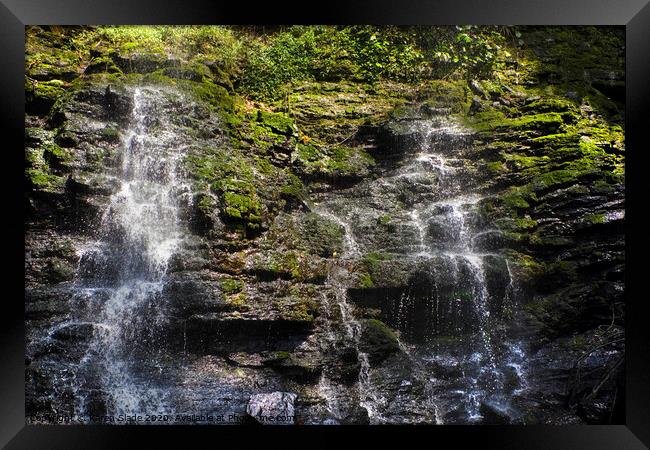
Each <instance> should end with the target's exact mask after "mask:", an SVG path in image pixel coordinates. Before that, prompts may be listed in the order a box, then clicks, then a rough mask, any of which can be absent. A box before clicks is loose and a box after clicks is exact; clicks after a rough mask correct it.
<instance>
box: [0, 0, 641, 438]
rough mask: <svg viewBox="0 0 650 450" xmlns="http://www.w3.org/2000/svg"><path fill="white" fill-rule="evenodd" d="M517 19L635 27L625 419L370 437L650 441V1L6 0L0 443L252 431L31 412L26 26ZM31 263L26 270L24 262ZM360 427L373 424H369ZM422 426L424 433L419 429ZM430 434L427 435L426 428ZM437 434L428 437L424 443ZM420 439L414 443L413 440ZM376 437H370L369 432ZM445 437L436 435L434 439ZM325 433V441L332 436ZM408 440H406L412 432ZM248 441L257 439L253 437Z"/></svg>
mask: <svg viewBox="0 0 650 450" xmlns="http://www.w3.org/2000/svg"><path fill="white" fill-rule="evenodd" d="M264 23H266V24H292V23H300V24H305V23H318V24H351V23H364V24H400V25H402V24H404V25H406V24H427V25H450V24H479V25H487V24H513V25H519V24H521V25H524V24H525V25H621V26H625V30H626V96H627V97H626V141H627V142H626V147H627V158H626V216H627V219H626V231H625V232H626V318H627V319H626V321H627V327H626V353H627V358H626V376H627V383H626V396H627V401H626V405H627V406H626V407H627V410H626V424H625V425H610V426H596V425H584V426H542V425H540V426H527V427H525V426H524V427H518V426H466V427H465V426H464V427H459V426H443V427H433V426H432V427H373V428H371V430H372V433H370V434H368V436H369V437H371V438H373V439H377V440H381V439H383V438H384V437H385V435H386V434H387V433H391V434H392V433H394V432H398V433H400V434H402V433H408V434H409V436H408V437H409V441H408V442H414V443H415V442H423V443H425V442H430V443H431V445H434V443H435V442H442V441H437V440H438V439H441V438H444V439H453V445H454V446H455V447H456V446H461V447H462V446H463V445H464V444H468V443H474V444H475V445H481V446H486V447H487V448H493V447H494V448H530V449H533V448H554V449H555V448H557V449H560V448H566V449H581V448H585V449H587V448H589V449H601V448H607V449H609V448H612V449H642V448H648V446H650V364H649V361H650V356H649V353H648V343H649V342H650V336H649V330H650V327H648V326H647V325H646V324H645V321H646V320H647V317H648V315H647V314H644V312H646V311H647V309H646V304H647V303H648V298H647V296H646V295H644V292H643V289H642V286H643V285H642V283H643V278H644V275H645V274H644V272H645V271H646V268H645V267H644V264H643V261H644V256H645V253H646V252H645V249H646V248H647V247H646V244H647V238H646V235H647V231H646V230H645V226H644V224H645V221H644V212H645V211H644V209H646V207H645V206H646V205H645V199H644V190H643V188H644V181H645V180H644V172H643V171H644V170H645V168H646V167H647V165H646V164H645V163H646V162H647V161H646V160H644V157H646V155H647V153H648V150H650V149H649V148H648V145H647V142H648V139H647V137H646V132H647V130H650V126H649V125H650V123H648V122H649V121H650V114H648V110H647V107H648V105H650V83H648V81H647V80H649V79H650V3H648V2H647V0H619V1H615V2H614V1H607V0H573V1H570V2H569V1H567V0H527V1H526V0H522V1H513V0H498V1H490V2H487V1H486V2H480V1H479V0H444V1H436V2H433V1H420V2H415V1H409V0H402V1H400V2H391V1H389V0H379V1H378V0H374V1H370V0H362V1H358V2H352V1H349V0H347V1H341V0H330V1H328V2H321V3H319V4H316V5H312V6H311V9H309V8H308V7H307V4H304V5H302V6H300V5H296V4H294V5H291V4H289V3H287V4H280V3H279V2H266V3H264V4H260V5H255V4H251V3H248V2H233V1H232V0H230V1H228V2H210V1H208V0H169V1H162V0H158V1H155V0H146V1H138V2H137V3H136V2H134V1H124V0H115V1H101V0H92V1H90V0H51V1H47V0H0V54H1V55H2V58H1V59H0V61H1V62H2V68H1V69H0V80H1V81H0V92H1V94H0V99H1V101H0V115H1V117H0V124H1V127H2V130H3V132H2V134H1V135H0V136H2V139H1V140H0V148H2V150H3V153H2V155H3V156H2V157H3V162H5V164H2V166H4V167H3V169H4V170H3V171H2V176H1V177H0V179H1V181H2V191H1V192H2V193H3V196H2V198H3V206H4V208H3V209H2V212H3V213H4V214H2V215H3V216H4V217H3V220H2V222H3V225H5V227H4V228H5V232H4V233H3V237H4V241H5V242H4V246H3V248H4V255H3V256H4V258H3V259H4V262H5V264H4V269H3V271H2V274H3V275H4V278H5V279H4V283H3V284H2V294H3V295H2V306H1V308H2V312H1V313H0V316H2V327H1V328H0V334H1V343H2V344H1V345H2V351H1V352H0V367H2V372H1V377H2V382H1V383H0V384H1V387H0V445H3V446H4V445H6V446H7V448H12V449H14V448H15V449H19V448H20V449H22V448H68V449H69V448H89V447H92V448H96V447H99V448H104V447H107V448H115V447H120V446H123V445H125V444H127V443H131V439H133V438H139V439H144V441H141V442H144V443H146V444H147V445H154V444H157V443H161V444H162V443H165V442H171V441H170V438H171V437H172V435H175V436H178V435H179V433H180V435H181V436H184V439H188V437H192V438H195V437H199V438H201V439H207V442H211V443H212V444H215V445H226V441H225V440H223V439H224V438H228V439H231V440H237V441H239V443H242V439H244V441H245V440H247V439H248V437H249V436H248V431H244V432H242V429H241V428H239V427H226V428H224V427H185V426H182V427H180V426H175V427H162V428H161V427H155V429H151V428H150V427H137V426H136V427H111V426H97V425H95V426H66V425H62V426H35V425H30V426H27V425H26V424H25V414H24V409H25V406H24V367H25V366H24V336H25V333H24V295H23V294H21V292H24V285H23V283H22V281H21V280H23V279H24V273H23V270H24V269H23V268H24V222H23V220H22V214H21V211H22V210H23V202H24V198H23V195H24V194H23V193H24V186H23V183H24V181H23V176H22V167H23V154H24V153H23V150H22V148H23V147H24V145H23V135H24V81H23V80H24V33H25V25H31V24H57V25H82V24H85V25H99V24H264ZM21 261H22V262H23V264H22V267H21V263H20V262H21ZM350 430H354V431H359V428H358V427H328V428H320V427H318V428H317V430H315V429H314V428H310V427H293V428H291V429H289V430H287V429H283V430H278V429H270V428H264V433H265V434H269V435H273V436H274V437H276V438H280V439H284V438H282V436H283V435H284V434H285V433H287V432H290V433H296V434H297V435H298V436H297V437H296V441H295V442H296V443H299V444H300V445H311V444H312V443H314V442H315V441H314V440H312V439H313V438H307V436H306V434H311V433H312V432H314V431H317V432H319V434H321V435H322V436H324V437H325V438H326V439H333V438H335V439H338V438H339V436H340V434H341V433H345V434H347V433H348V432H349V431H350ZM361 431H367V429H363V430H361ZM413 433H415V434H413ZM417 434H420V436H416V435H417ZM422 434H426V435H429V434H431V436H428V437H427V438H426V440H424V441H423V440H421V439H422V438H424V437H425V436H422ZM411 438H413V440H411ZM364 439H365V438H364ZM432 439H434V440H435V441H434V440H432ZM323 442H324V441H323ZM405 442H406V441H405ZM245 445H248V444H245Z"/></svg>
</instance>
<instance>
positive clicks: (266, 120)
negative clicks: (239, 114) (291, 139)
mask: <svg viewBox="0 0 650 450" xmlns="http://www.w3.org/2000/svg"><path fill="white" fill-rule="evenodd" d="M257 121H258V122H259V123H260V124H261V125H263V126H264V127H267V128H269V129H270V130H271V131H273V132H274V133H277V134H282V135H285V136H290V135H292V134H293V133H295V131H296V126H295V125H294V123H293V121H292V120H291V119H290V118H288V117H287V116H286V115H284V114H282V113H272V112H267V111H262V110H258V111H257Z"/></svg>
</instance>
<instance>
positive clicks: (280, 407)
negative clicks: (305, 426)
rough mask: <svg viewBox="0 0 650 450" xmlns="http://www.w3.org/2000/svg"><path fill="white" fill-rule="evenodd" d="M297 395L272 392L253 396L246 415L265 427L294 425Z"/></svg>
mask: <svg viewBox="0 0 650 450" xmlns="http://www.w3.org/2000/svg"><path fill="white" fill-rule="evenodd" d="M297 397H298V395H297V394H294V393H290V392H271V393H270V394H254V395H251V397H250V400H249V401H248V406H247V407H246V413H247V414H249V415H250V416H252V417H253V418H255V420H257V421H258V422H260V423H262V424H264V425H293V424H294V423H295V421H296V418H295V412H294V402H295V401H296V398H297Z"/></svg>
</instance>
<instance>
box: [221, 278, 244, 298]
mask: <svg viewBox="0 0 650 450" xmlns="http://www.w3.org/2000/svg"><path fill="white" fill-rule="evenodd" d="M242 289H244V283H243V282H242V281H240V280H235V279H232V278H227V279H225V280H222V281H221V290H222V291H223V293H224V294H226V295H232V294H237V293H239V292H241V291H242Z"/></svg>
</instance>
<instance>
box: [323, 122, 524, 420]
mask: <svg viewBox="0 0 650 450" xmlns="http://www.w3.org/2000/svg"><path fill="white" fill-rule="evenodd" d="M412 126H413V128H414V134H415V135H416V136H417V137H418V139H417V142H418V145H417V146H416V148H415V149H414V152H413V154H412V155H411V156H409V157H407V158H406V160H405V161H404V163H403V164H401V165H400V166H398V167H397V168H395V169H393V170H392V171H390V172H388V173H386V174H384V175H383V176H382V177H380V178H378V179H377V180H374V181H370V182H368V183H367V184H366V185H362V186H361V187H360V188H359V189H362V190H363V191H362V192H363V193H364V195H360V194H359V193H352V196H351V197H352V198H350V197H349V196H347V197H346V200H345V203H340V202H339V200H337V199H336V198H335V199H330V200H329V201H328V203H327V204H323V205H321V207H320V209H321V210H323V211H322V214H323V215H324V216H327V217H330V218H331V219H332V220H335V221H336V222H338V223H339V224H341V226H342V228H343V229H344V231H345V241H346V243H347V244H346V247H347V249H348V251H347V254H346V255H345V256H346V257H348V258H354V256H355V255H358V256H361V255H363V252H369V251H371V249H372V250H374V249H376V248H377V246H384V248H385V249H386V250H387V251H388V252H390V253H393V254H399V255H401V256H399V257H400V258H404V259H406V260H410V261H412V262H411V264H412V266H413V267H418V268H419V269H418V272H417V273H416V275H415V276H414V278H413V279H412V281H411V283H410V285H409V286H408V288H406V289H405V290H402V291H400V292H397V293H395V292H389V291H387V292H388V293H386V294H383V297H382V298H380V299H379V300H374V301H375V302H378V303H375V304H373V305H372V306H373V307H377V308H380V309H381V310H382V320H384V321H385V322H386V323H388V324H389V325H391V326H392V327H393V328H396V329H397V330H399V331H400V334H401V339H400V341H401V342H400V346H401V349H402V351H403V352H404V353H405V354H407V355H408V357H409V360H410V363H411V364H412V370H413V375H412V378H417V379H419V382H420V383H422V385H423V386H424V387H423V390H424V392H426V394H425V397H426V398H423V399H422V405H421V406H420V408H421V409H422V410H424V409H428V410H429V411H420V412H419V413H418V414H419V415H421V416H424V415H425V414H427V413H428V414H429V416H428V417H430V419H429V421H435V423H475V422H480V421H481V420H483V419H484V417H483V413H482V410H483V408H485V407H486V406H487V405H489V407H490V408H492V410H496V411H498V412H499V413H503V414H506V415H508V416H511V417H513V416H516V414H517V413H516V411H514V409H513V408H512V406H511V402H510V401H509V398H510V397H511V396H512V395H517V394H521V393H522V392H523V390H524V389H525V386H526V381H525V379H524V378H525V370H524V365H525V364H524V360H525V352H524V350H523V348H522V347H521V346H520V345H518V344H517V343H509V342H507V340H506V339H505V337H504V335H503V327H502V326H501V325H500V320H501V317H502V315H503V311H504V308H506V307H510V306H511V305H509V304H508V303H509V302H510V301H511V299H510V298H509V297H511V295H512V290H513V280H512V278H511V277H510V271H509V267H508V266H507V261H506V260H505V258H503V256H501V255H499V254H497V253H490V252H489V251H485V250H483V249H482V248H481V246H480V245H477V238H479V237H480V236H482V235H487V234H491V233H498V232H499V231H498V230H496V229H492V228H489V227H488V226H487V225H486V224H484V223H483V222H482V218H481V214H480V210H479V205H480V202H481V200H482V196H481V195H479V194H478V193H475V192H474V191H473V190H472V183H473V175H472V174H471V173H469V172H468V171H467V170H466V168H465V166H464V163H463V162H464V155H463V151H464V150H465V149H466V148H467V141H468V139H469V135H468V134H467V133H466V132H465V131H464V130H463V129H462V128H460V127H458V126H457V125H455V124H454V123H453V122H452V121H450V120H449V119H446V118H442V117H436V118H433V119H431V120H419V121H414V122H413V125H412ZM353 190H354V188H353V189H352V191H353ZM344 195H345V194H344ZM375 197H376V198H375ZM355 198H363V199H364V200H363V202H360V203H355V200H354V199H355ZM393 199H395V200H393ZM393 201H394V203H395V204H396V205H398V208H403V206H399V205H406V206H407V207H406V216H405V217H404V218H403V219H400V220H401V223H405V224H406V225H405V227H404V228H403V229H402V230H401V231H400V233H401V238H402V239H399V240H397V241H392V240H390V239H387V240H386V242H377V241H375V242H372V241H371V242H368V245H366V242H367V241H363V240H362V241H361V242H357V240H356V239H354V232H355V227H360V226H364V225H363V222H364V221H369V220H372V218H373V217H377V214H385V213H377V212H376V210H377V209H379V210H380V211H386V205H391V204H392V203H391V202H393ZM341 204H344V205H346V208H343V207H341V206H340V205H341ZM351 204H352V205H354V206H350V205H351ZM402 211H403V209H402ZM395 214H402V215H403V214H404V212H399V209H397V208H396V212H395ZM366 223H368V222H366ZM370 223H372V222H370ZM368 226H369V227H375V226H376V225H368ZM409 236H410V238H409ZM380 248H381V247H380ZM338 297H340V298H341V299H342V300H341V301H339V303H340V304H341V305H344V306H345V305H347V301H348V299H347V298H346V297H345V294H344V293H342V294H341V295H339V296H338ZM366 306H369V305H366ZM345 307H346V308H347V307H348V306H345ZM348 316H349V314H348ZM347 320H349V321H354V318H353V317H350V318H348V319H347ZM359 359H360V362H361V371H360V376H359V387H360V402H361V404H362V405H363V406H364V407H365V408H366V410H367V411H368V412H369V416H370V419H371V423H382V422H383V419H382V410H384V409H385V408H386V407H387V404H388V401H387V400H386V399H385V398H383V397H382V393H381V392H380V391H378V390H377V388H376V387H375V386H373V382H372V379H371V377H370V373H372V371H373V368H372V367H370V365H369V364H368V360H367V357H366V355H363V354H360V358H359ZM364 363H365V364H364ZM412 382H413V379H411V380H406V379H405V380H404V381H403V383H405V384H406V385H410V384H411V383H412ZM513 386H514V387H513ZM416 409H417V407H416ZM431 410H433V411H431Z"/></svg>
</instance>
